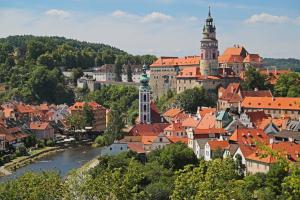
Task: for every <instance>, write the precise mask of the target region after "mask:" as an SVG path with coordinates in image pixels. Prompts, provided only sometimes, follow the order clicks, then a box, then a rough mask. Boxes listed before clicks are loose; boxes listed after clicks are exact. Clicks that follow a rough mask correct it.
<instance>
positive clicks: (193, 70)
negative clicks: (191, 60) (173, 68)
mask: <svg viewBox="0 0 300 200" xmlns="http://www.w3.org/2000/svg"><path fill="white" fill-rule="evenodd" d="M199 76H200V67H188V68H185V69H182V70H181V71H180V72H179V75H178V76H177V78H192V77H194V78H197V77H199Z"/></svg>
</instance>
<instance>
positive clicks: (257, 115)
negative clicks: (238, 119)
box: [246, 111, 271, 128]
mask: <svg viewBox="0 0 300 200" xmlns="http://www.w3.org/2000/svg"><path fill="white" fill-rule="evenodd" d="M246 114H247V115H248V116H249V118H250V121H251V122H252V123H253V124H254V125H255V126H256V127H258V128H259V125H260V123H261V122H262V121H263V120H264V119H268V118H269V117H270V116H271V115H267V114H266V113H265V112H264V111H254V112H246Z"/></svg>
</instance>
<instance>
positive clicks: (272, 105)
mask: <svg viewBox="0 0 300 200" xmlns="http://www.w3.org/2000/svg"><path fill="white" fill-rule="evenodd" d="M242 107H244V108H259V109H283V110H300V98H292V97H274V98H273V97H246V98H245V99H244V100H243V102H242Z"/></svg>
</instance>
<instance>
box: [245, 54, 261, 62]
mask: <svg viewBox="0 0 300 200" xmlns="http://www.w3.org/2000/svg"><path fill="white" fill-rule="evenodd" d="M244 62H247V63H254V62H256V63H260V62H262V58H261V57H260V56H259V55H258V54H248V55H247V56H246V58H245V59H244Z"/></svg>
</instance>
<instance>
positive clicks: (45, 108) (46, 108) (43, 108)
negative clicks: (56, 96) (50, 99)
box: [38, 103, 49, 111]
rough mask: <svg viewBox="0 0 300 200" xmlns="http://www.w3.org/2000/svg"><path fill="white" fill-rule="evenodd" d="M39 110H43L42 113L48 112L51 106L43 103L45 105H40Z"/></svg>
mask: <svg viewBox="0 0 300 200" xmlns="http://www.w3.org/2000/svg"><path fill="white" fill-rule="evenodd" d="M38 109H39V110H41V111H48V110H49V106H48V104H47V103H43V104H40V105H39V106H38Z"/></svg>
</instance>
